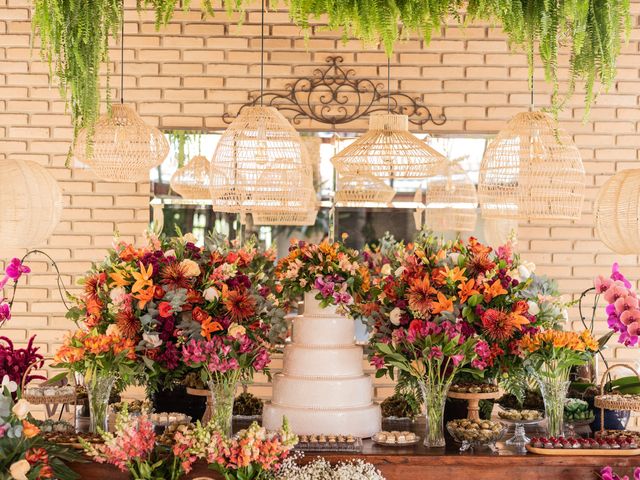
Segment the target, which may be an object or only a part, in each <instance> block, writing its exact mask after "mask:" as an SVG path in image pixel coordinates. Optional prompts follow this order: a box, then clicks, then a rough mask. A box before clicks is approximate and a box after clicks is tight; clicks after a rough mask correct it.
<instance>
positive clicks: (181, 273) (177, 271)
mask: <svg viewBox="0 0 640 480" xmlns="http://www.w3.org/2000/svg"><path fill="white" fill-rule="evenodd" d="M187 273H188V272H187V268H186V266H184V265H183V264H182V263H181V262H171V263H169V264H167V265H165V266H164V267H162V271H161V273H160V283H161V284H162V285H168V286H169V287H170V288H172V289H177V288H185V289H187V288H189V285H190V281H189V277H188V276H187Z"/></svg>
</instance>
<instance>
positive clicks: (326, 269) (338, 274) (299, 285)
mask: <svg viewBox="0 0 640 480" xmlns="http://www.w3.org/2000/svg"><path fill="white" fill-rule="evenodd" d="M344 238H346V237H344ZM344 238H343V239H344ZM359 260H360V258H359V252H358V251H357V250H353V249H351V248H348V247H347V246H346V245H344V243H342V242H329V241H328V240H324V241H322V242H321V243H319V244H313V243H307V242H303V241H297V240H291V245H290V246H289V254H288V255H287V256H286V257H284V258H282V259H280V261H279V262H278V266H277V267H276V276H277V278H278V281H279V283H280V293H281V294H282V295H283V297H284V298H285V299H286V300H289V301H296V300H299V299H300V298H301V297H302V296H303V295H304V294H305V293H307V292H311V291H317V293H316V296H315V298H316V300H318V301H319V302H320V305H321V306H322V307H326V306H328V305H337V306H338V307H340V308H342V309H343V310H348V309H349V308H351V306H352V305H353V304H354V297H356V298H357V297H359V295H360V294H361V292H366V291H368V290H369V284H370V279H369V269H368V268H367V266H366V265H365V264H362V263H360V261H359Z"/></svg>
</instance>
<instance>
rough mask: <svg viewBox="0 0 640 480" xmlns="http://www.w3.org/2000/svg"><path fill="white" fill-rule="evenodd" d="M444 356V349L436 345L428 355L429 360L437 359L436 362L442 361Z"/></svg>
mask: <svg viewBox="0 0 640 480" xmlns="http://www.w3.org/2000/svg"><path fill="white" fill-rule="evenodd" d="M442 356H443V354H442V348H440V347H439V346H437V345H434V346H433V347H431V351H430V352H429V355H427V358H435V359H436V360H440V359H441V358H442Z"/></svg>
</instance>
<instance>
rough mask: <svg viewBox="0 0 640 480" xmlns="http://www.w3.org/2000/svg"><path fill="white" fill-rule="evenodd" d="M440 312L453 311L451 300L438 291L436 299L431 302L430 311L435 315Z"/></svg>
mask: <svg viewBox="0 0 640 480" xmlns="http://www.w3.org/2000/svg"><path fill="white" fill-rule="evenodd" d="M442 312H453V301H452V300H451V299H450V298H447V296H446V295H445V294H444V293H442V292H438V301H437V302H434V303H432V304H431V313H433V314H434V315H437V314H438V313H442Z"/></svg>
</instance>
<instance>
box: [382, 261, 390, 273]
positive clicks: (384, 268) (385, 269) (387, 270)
mask: <svg viewBox="0 0 640 480" xmlns="http://www.w3.org/2000/svg"><path fill="white" fill-rule="evenodd" d="M380 273H381V274H382V275H391V265H389V264H388V263H385V264H384V265H383V266H382V268H381V269H380Z"/></svg>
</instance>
